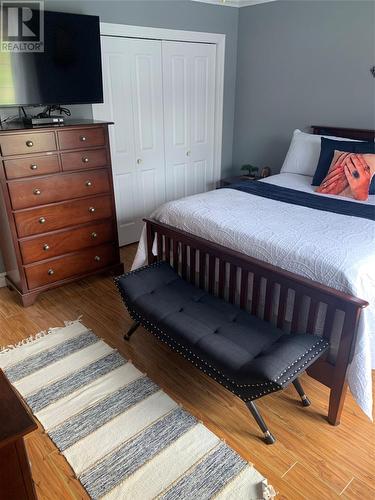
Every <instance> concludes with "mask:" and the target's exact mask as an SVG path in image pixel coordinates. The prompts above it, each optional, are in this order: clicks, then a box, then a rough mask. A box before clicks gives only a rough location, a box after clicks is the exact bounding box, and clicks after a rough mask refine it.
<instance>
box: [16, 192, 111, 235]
mask: <svg viewBox="0 0 375 500" xmlns="http://www.w3.org/2000/svg"><path fill="white" fill-rule="evenodd" d="M112 215H113V214H112V197H111V196H110V195H106V196H96V197H93V198H85V199H83V200H75V201H65V202H62V203H56V204H53V205H49V206H47V207H38V208H31V209H29V210H22V211H21V212H16V213H15V214H14V218H15V221H16V227H17V233H18V236H19V237H20V238H23V237H24V236H31V235H33V234H40V233H45V232H48V231H53V230H54V229H63V228H64V227H69V226H72V225H76V224H84V223H85V222H90V221H97V220H100V219H106V218H107V217H111V216H112Z"/></svg>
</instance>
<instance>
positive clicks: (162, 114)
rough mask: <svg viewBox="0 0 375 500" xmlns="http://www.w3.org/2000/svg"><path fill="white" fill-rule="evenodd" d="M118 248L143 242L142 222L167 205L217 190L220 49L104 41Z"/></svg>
mask: <svg viewBox="0 0 375 500" xmlns="http://www.w3.org/2000/svg"><path fill="white" fill-rule="evenodd" d="M101 45H102V66H103V89H104V103H103V104H95V105H94V106H93V114H94V118H95V119H98V120H108V121H113V122H114V125H113V126H111V127H109V130H110V142H111V151H112V168H113V178H114V189H115V199H116V211H117V220H118V230H119V241H120V245H127V244H129V243H133V242H134V241H137V240H139V237H140V234H141V230H142V226H143V222H142V219H143V218H144V217H148V216H149V215H150V214H151V213H152V211H153V210H154V209H156V208H157V207H158V206H160V205H161V204H162V203H164V202H165V201H166V200H173V199H177V198H181V197H183V196H187V195H190V194H195V193H200V192H203V191H207V190H209V189H212V188H213V187H214V181H215V180H217V179H214V165H213V159H214V118H215V54H216V47H215V45H212V44H205V43H188V42H169V41H161V40H144V39H132V38H125V37H111V36H102V37H101Z"/></svg>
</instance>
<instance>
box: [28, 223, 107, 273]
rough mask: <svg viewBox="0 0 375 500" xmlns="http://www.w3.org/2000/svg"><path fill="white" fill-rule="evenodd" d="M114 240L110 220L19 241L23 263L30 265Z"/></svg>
mask: <svg viewBox="0 0 375 500" xmlns="http://www.w3.org/2000/svg"><path fill="white" fill-rule="evenodd" d="M115 239H116V230H115V227H114V224H113V222H112V220H106V221H103V222H96V223H94V224H89V225H86V226H83V227H82V226H80V227H78V228H76V229H66V230H63V231H59V232H53V233H46V234H44V235H43V236H38V237H36V238H32V239H28V240H26V241H20V248H21V254H22V260H23V263H24V264H30V263H31V262H37V261H38V260H44V259H49V258H50V257H56V256H58V255H63V254H66V253H70V252H76V251H77V250H81V249H82V248H88V247H92V246H94V245H95V246H96V245H101V244H103V243H107V242H110V241H114V240H115Z"/></svg>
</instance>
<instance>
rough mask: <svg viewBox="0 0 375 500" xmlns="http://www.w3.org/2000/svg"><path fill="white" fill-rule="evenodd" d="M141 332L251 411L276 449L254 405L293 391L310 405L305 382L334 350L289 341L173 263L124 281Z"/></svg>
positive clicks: (320, 342) (310, 340) (309, 339)
mask: <svg viewBox="0 0 375 500" xmlns="http://www.w3.org/2000/svg"><path fill="white" fill-rule="evenodd" d="M115 282H116V284H117V287H118V289H119V291H120V293H121V296H122V298H123V301H124V303H125V305H126V307H127V309H128V311H129V313H130V315H131V317H132V318H133V319H134V321H135V324H134V325H133V326H132V328H131V329H130V331H129V332H128V334H127V335H126V336H125V338H126V339H129V338H130V335H132V333H134V331H135V330H136V328H137V327H138V326H139V325H142V326H144V327H145V328H146V329H147V330H148V331H150V332H151V333H153V334H154V335H155V336H156V337H157V338H158V339H159V340H161V341H163V342H165V343H166V344H168V345H169V347H171V348H172V349H173V350H175V351H177V352H178V353H179V354H181V355H183V356H184V357H185V358H187V359H188V360H190V361H191V362H193V363H194V364H195V365H196V366H197V367H198V368H199V369H200V370H202V371H204V372H205V373H207V374H208V375H210V376H211V377H212V378H214V379H215V380H217V381H218V382H219V383H221V384H222V385H224V386H225V387H226V388H227V389H229V390H230V391H231V392H233V393H234V394H236V395H237V396H238V397H240V398H241V399H242V400H243V401H245V403H246V404H247V406H248V408H249V409H250V411H251V412H252V414H253V416H254V417H255V419H256V421H257V423H258V425H259V426H260V427H261V429H262V431H263V432H264V435H265V440H266V442H267V443H269V444H271V443H273V442H274V441H275V439H274V437H273V436H272V434H271V433H270V431H269V430H268V428H267V426H266V424H265V423H264V420H263V419H262V417H261V415H260V414H259V412H258V410H257V408H256V406H255V403H254V400H256V399H258V398H260V397H262V396H265V395H266V394H270V393H272V392H276V391H279V390H281V389H284V388H285V387H287V386H288V385H289V384H290V383H293V384H294V386H295V387H296V389H297V391H298V393H299V395H300V396H301V399H302V403H303V404H304V406H308V405H309V404H310V402H309V400H308V398H307V397H306V395H305V394H304V391H303V389H302V386H301V384H300V382H299V381H298V379H297V377H298V376H299V375H300V374H301V373H302V372H303V371H304V370H305V369H306V368H307V367H308V366H309V365H311V364H312V363H313V362H314V361H315V360H316V359H317V358H318V357H319V356H321V355H322V354H323V353H324V352H325V351H326V350H327V349H328V342H327V341H326V340H325V339H323V338H320V337H318V336H314V335H308V334H295V335H291V334H286V333H284V332H283V331H281V330H280V329H278V328H276V327H274V326H273V325H271V324H270V323H268V322H265V321H263V320H261V319H259V318H257V317H255V316H252V315H251V314H250V313H248V312H246V311H244V310H242V309H240V308H239V307H237V306H235V305H232V304H229V303H227V302H225V301H224V300H222V299H219V298H217V297H215V296H213V295H211V294H209V293H208V292H206V291H204V290H202V289H200V288H197V287H196V286H194V285H192V284H190V283H187V282H186V281H185V280H183V279H182V278H181V277H180V276H179V275H178V274H177V273H176V272H175V271H174V269H173V268H172V267H171V266H170V265H169V264H167V263H165V262H157V263H155V264H152V265H150V266H147V267H144V268H141V269H138V270H136V271H133V272H130V273H127V274H125V275H123V276H120V277H118V278H116V280H115Z"/></svg>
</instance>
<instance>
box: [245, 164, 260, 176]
mask: <svg viewBox="0 0 375 500" xmlns="http://www.w3.org/2000/svg"><path fill="white" fill-rule="evenodd" d="M241 170H244V171H245V172H246V171H247V174H246V175H245V176H244V177H246V178H247V179H255V178H256V177H257V175H258V172H259V168H258V167H255V166H254V165H250V163H248V164H246V165H242V167H241Z"/></svg>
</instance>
